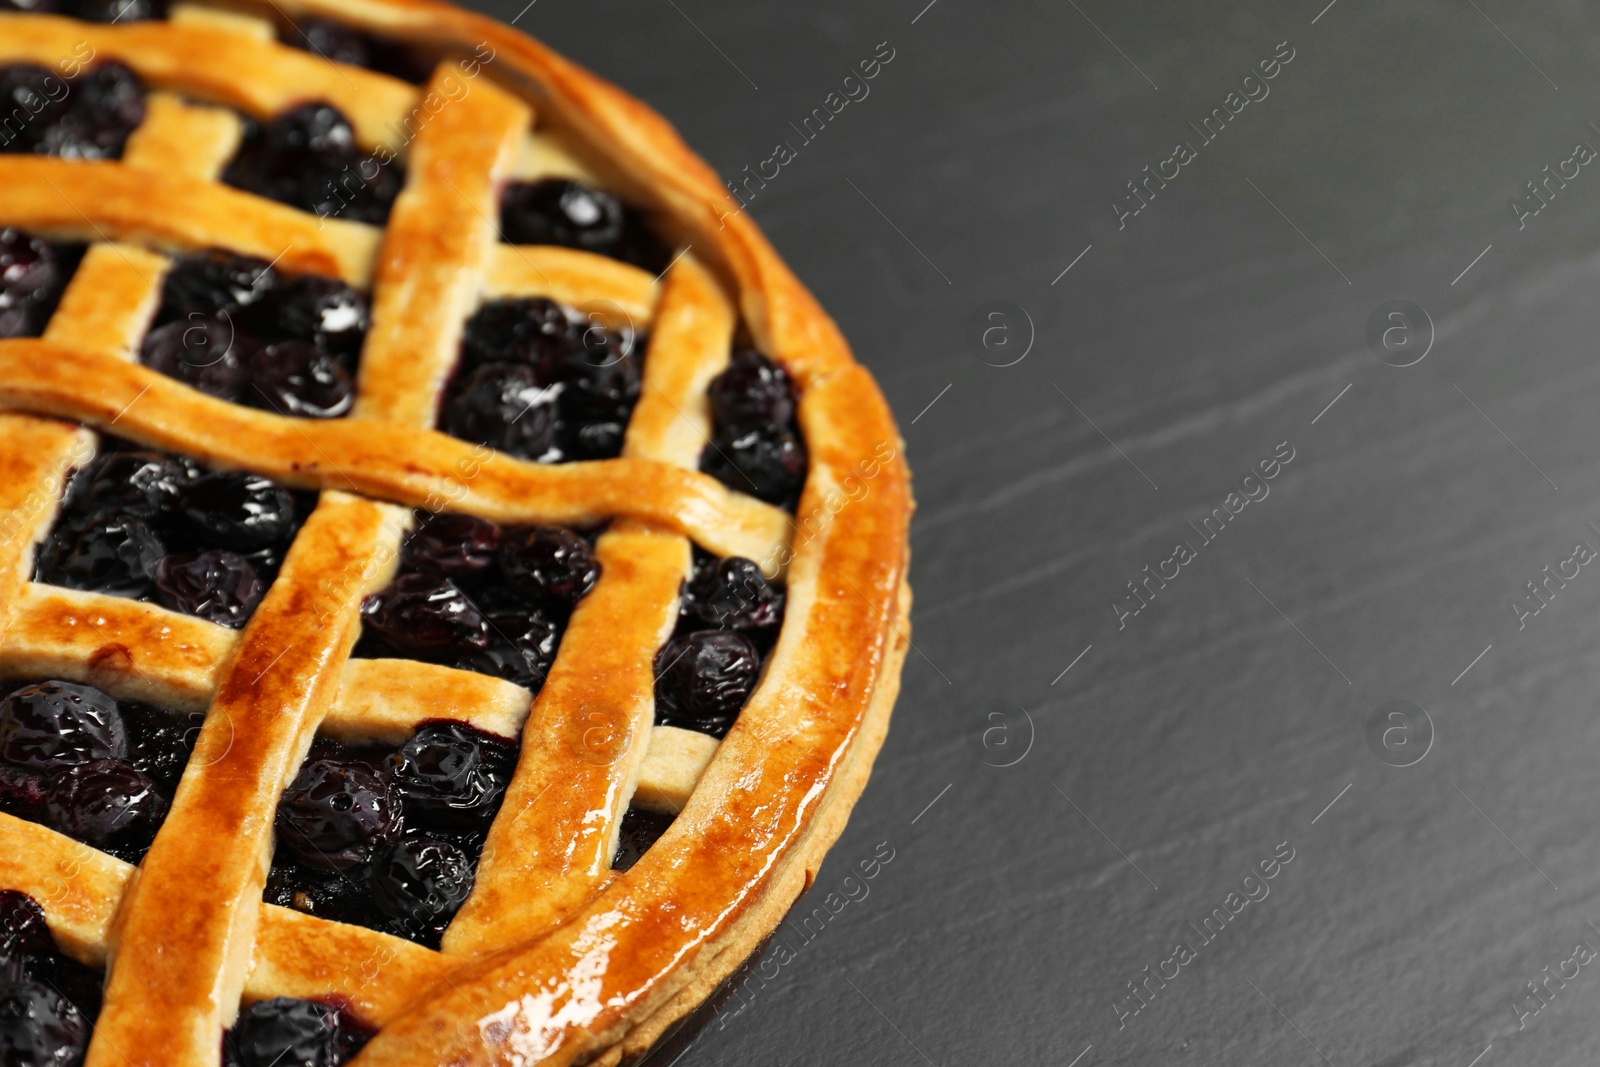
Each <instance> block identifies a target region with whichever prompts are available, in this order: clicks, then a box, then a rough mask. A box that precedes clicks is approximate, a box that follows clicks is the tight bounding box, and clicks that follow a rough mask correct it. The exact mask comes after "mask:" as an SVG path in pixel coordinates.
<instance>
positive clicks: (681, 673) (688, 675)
mask: <svg viewBox="0 0 1600 1067" xmlns="http://www.w3.org/2000/svg"><path fill="white" fill-rule="evenodd" d="M655 669H656V722H658V723H660V724H662V725H663V726H681V727H683V728H684V729H688V730H698V731H700V732H701V733H706V734H710V735H711V736H712V737H721V736H722V735H723V734H725V733H727V732H728V727H730V726H732V725H733V720H734V719H736V718H738V715H739V711H740V709H741V708H743V707H744V702H745V701H746V700H748V699H749V697H750V693H751V691H752V690H753V689H755V687H756V678H757V676H758V675H759V674H760V673H761V655H760V653H758V652H757V651H756V646H755V645H753V644H752V643H751V642H750V639H749V638H747V637H745V636H744V635H743V634H739V633H735V632H733V631H732V630H701V631H699V632H697V633H691V634H685V635H683V636H681V637H674V638H673V639H672V640H671V641H668V642H667V643H666V644H665V645H663V646H662V648H661V651H659V652H657V653H656V662H655Z"/></svg>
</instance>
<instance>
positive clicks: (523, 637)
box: [455, 605, 561, 693]
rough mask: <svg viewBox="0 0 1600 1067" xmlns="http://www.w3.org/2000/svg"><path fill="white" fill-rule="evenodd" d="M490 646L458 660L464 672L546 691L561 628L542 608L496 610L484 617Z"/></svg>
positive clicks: (525, 607) (522, 607) (533, 689)
mask: <svg viewBox="0 0 1600 1067" xmlns="http://www.w3.org/2000/svg"><path fill="white" fill-rule="evenodd" d="M484 619H485V621H486V622H487V624H488V627H489V646H488V647H487V648H485V649H483V650H482V651H474V652H469V653H467V654H466V655H464V656H462V657H461V658H460V659H459V660H457V661H456V664H455V665H456V666H457V667H460V668H462V669H463V670H470V671H477V672H478V673H479V674H487V675H491V676H493V677H495V678H504V679H505V680H506V681H508V682H514V683H516V684H517V685H520V686H522V687H523V688H524V689H527V690H528V691H529V692H532V693H537V692H538V691H539V690H540V689H542V688H544V680H545V677H546V676H547V675H548V674H549V673H550V665H551V664H552V663H554V662H555V658H556V647H557V646H558V645H559V644H560V642H561V625H560V623H559V622H558V621H557V620H555V619H552V618H551V617H550V616H549V614H548V613H547V612H546V611H545V610H543V609H540V608H536V607H533V608H530V607H527V606H526V605H521V606H506V607H499V608H495V609H494V610H491V611H489V612H487V613H486V614H485V616H484Z"/></svg>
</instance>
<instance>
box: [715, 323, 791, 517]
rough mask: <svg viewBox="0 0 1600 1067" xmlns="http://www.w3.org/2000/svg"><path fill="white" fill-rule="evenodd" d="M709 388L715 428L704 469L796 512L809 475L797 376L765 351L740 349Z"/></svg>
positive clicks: (736, 488)
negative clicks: (798, 413)
mask: <svg viewBox="0 0 1600 1067" xmlns="http://www.w3.org/2000/svg"><path fill="white" fill-rule="evenodd" d="M706 392H707V396H708V397H709V398H710V400H711V413H712V423H713V426H714V428H715V429H714V432H713V434H712V438H711V443H710V444H709V445H708V446H707V447H706V450H705V452H704V453H702V454H701V457H700V469H701V470H703V471H705V472H706V473H707V474H709V475H711V476H712V477H713V478H716V479H717V480H718V481H719V482H721V483H722V484H724V485H726V486H727V487H728V488H730V489H732V490H734V491H735V492H739V493H749V494H750V495H751V496H754V497H757V498H758V499H761V500H765V501H766V502H767V503H769V504H778V505H780V506H781V507H784V508H787V509H789V510H791V511H792V510H794V507H795V505H796V504H797V503H798V502H799V500H800V488H801V486H803V485H804V484H805V479H806V447H805V444H804V442H803V441H802V440H801V437H800V427H799V425H798V424H797V423H796V422H795V407H796V396H795V388H794V380H793V379H792V378H790V377H789V374H788V372H787V371H785V370H784V369H783V368H782V367H780V366H778V365H777V364H776V363H774V362H772V361H771V360H769V359H767V357H765V356H763V355H762V354H761V353H759V352H757V351H755V350H754V349H750V348H742V349H739V350H738V351H736V352H734V354H733V358H732V359H731V360H730V361H729V363H728V369H727V370H725V371H723V372H722V373H721V374H719V375H717V376H716V377H715V378H713V379H712V381H711V386H710V388H709V389H708V390H707V391H706Z"/></svg>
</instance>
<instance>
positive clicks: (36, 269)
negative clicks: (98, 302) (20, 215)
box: [0, 227, 83, 338]
mask: <svg viewBox="0 0 1600 1067" xmlns="http://www.w3.org/2000/svg"><path fill="white" fill-rule="evenodd" d="M82 257H83V248H82V247H81V246H76V245H58V244H49V243H47V242H45V241H42V240H40V239H39V238H37V237H34V236H31V235H30V234H27V233H24V232H23V231H21V230H17V229H12V228H11V227H5V228H0V338H4V337H38V336H39V335H40V334H42V333H43V332H44V328H45V324H46V323H48V322H49V321H50V316H51V314H52V313H53V312H54V311H55V309H56V304H58V303H60V301H61V294H62V293H63V292H65V291H66V288H67V282H68V281H69V280H70V279H71V278H72V272H73V271H74V270H76V269H77V266H78V261H79V260H80V259H81V258H82Z"/></svg>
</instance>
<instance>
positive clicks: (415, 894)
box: [367, 837, 473, 940]
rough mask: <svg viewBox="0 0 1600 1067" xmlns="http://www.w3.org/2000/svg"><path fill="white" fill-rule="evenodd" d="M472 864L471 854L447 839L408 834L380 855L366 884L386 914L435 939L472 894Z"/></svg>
mask: <svg viewBox="0 0 1600 1067" xmlns="http://www.w3.org/2000/svg"><path fill="white" fill-rule="evenodd" d="M472 868H473V864H472V860H471V858H469V857H468V856H467V854H466V853H465V852H463V851H461V850H460V849H459V848H457V847H456V846H454V845H452V844H450V843H449V842H447V841H438V840H435V839H433V838H431V837H407V838H403V839H401V840H399V841H396V842H395V843H394V844H393V845H391V846H390V847H389V848H388V849H386V850H385V851H383V852H381V853H379V855H378V857H377V858H376V859H375V860H374V861H373V863H372V866H371V867H370V868H369V869H368V872H367V884H368V885H370V886H371V887H372V896H373V899H374V900H376V901H377V903H378V907H379V908H381V909H382V910H383V912H384V913H385V914H387V915H389V916H390V917H392V918H395V919H399V920H401V921H402V923H404V924H405V927H406V928H408V929H409V930H411V931H415V932H416V933H418V934H420V935H422V936H423V937H425V938H427V937H428V935H429V934H432V935H433V936H434V937H437V934H438V931H440V930H442V929H443V927H444V924H445V923H448V922H449V921H450V919H451V918H452V917H453V916H454V915H455V913H456V909H458V908H460V907H461V904H462V902H463V901H465V900H466V899H467V894H468V893H470V892H472V875H473V869H472ZM429 940H432V938H429Z"/></svg>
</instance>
